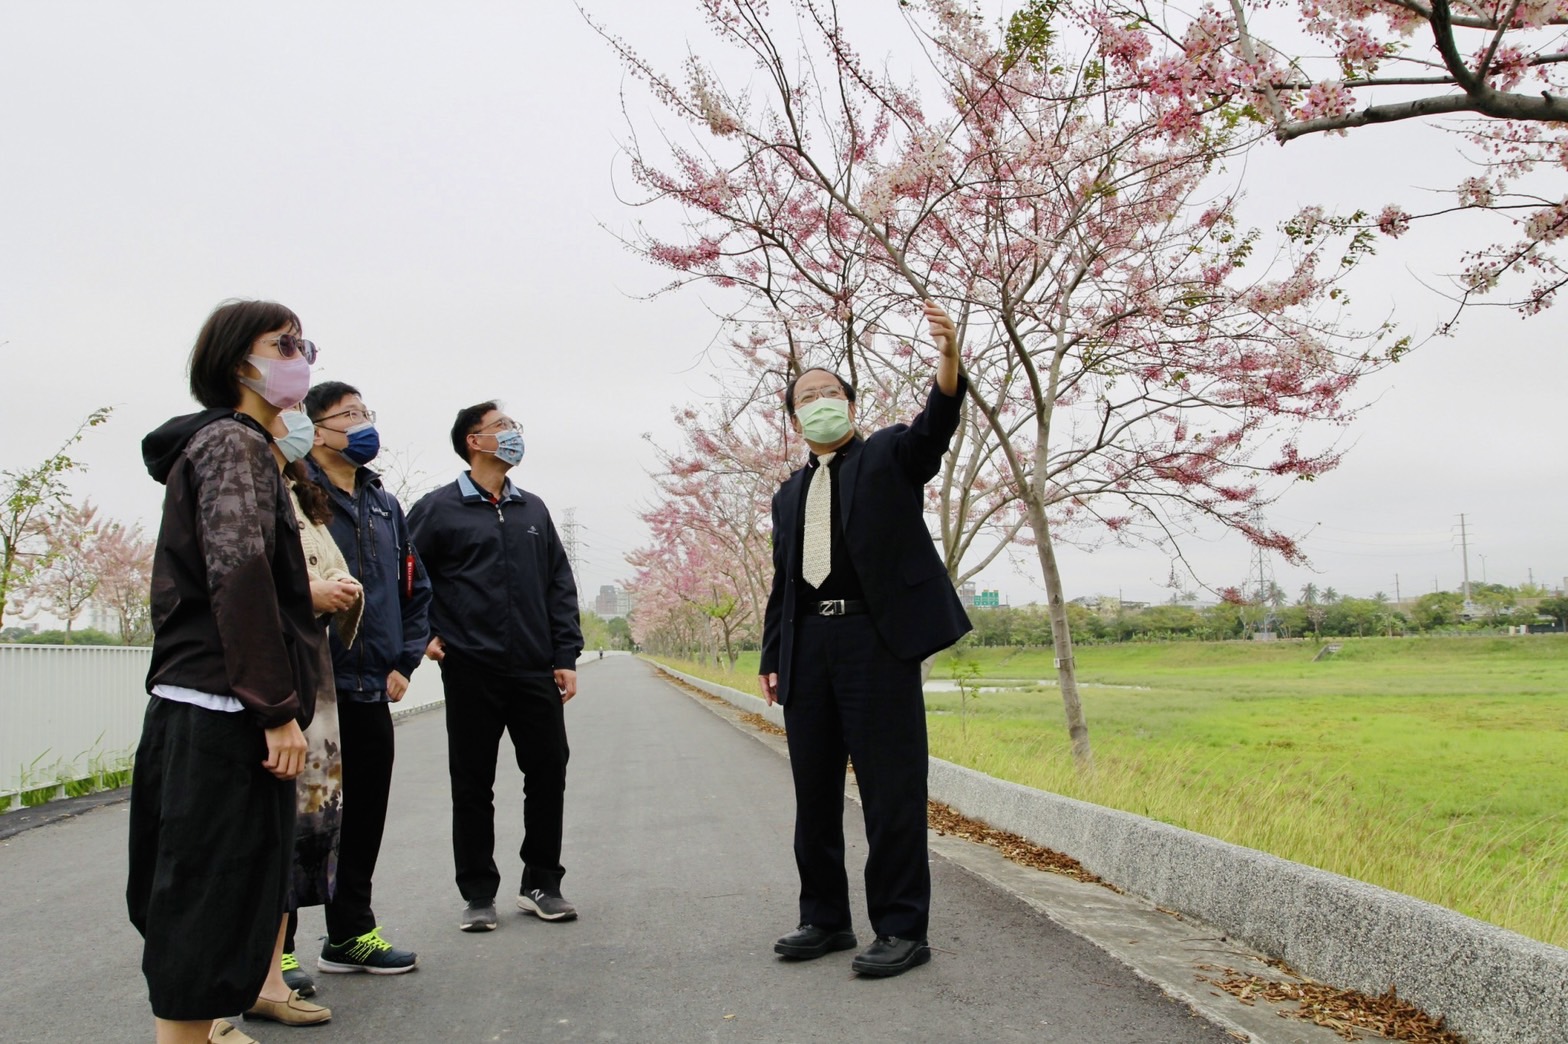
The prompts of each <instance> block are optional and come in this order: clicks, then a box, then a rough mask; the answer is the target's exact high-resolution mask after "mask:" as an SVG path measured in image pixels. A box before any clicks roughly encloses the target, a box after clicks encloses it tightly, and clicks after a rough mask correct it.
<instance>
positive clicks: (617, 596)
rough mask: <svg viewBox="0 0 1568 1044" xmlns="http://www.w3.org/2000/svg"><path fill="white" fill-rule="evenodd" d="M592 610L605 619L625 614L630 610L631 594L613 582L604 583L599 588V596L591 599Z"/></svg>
mask: <svg viewBox="0 0 1568 1044" xmlns="http://www.w3.org/2000/svg"><path fill="white" fill-rule="evenodd" d="M593 611H594V612H595V613H596V614H597V615H598V616H599V617H601V618H602V619H605V620H611V619H614V618H615V617H618V616H627V615H629V614H630V613H631V611H632V596H631V594H630V592H627V591H623V590H621V589H620V588H619V587H616V586H615V585H614V584H604V585H603V586H601V587H600V588H599V597H597V598H595V599H594V600H593Z"/></svg>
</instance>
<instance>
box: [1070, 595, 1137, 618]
mask: <svg viewBox="0 0 1568 1044" xmlns="http://www.w3.org/2000/svg"><path fill="white" fill-rule="evenodd" d="M1068 604H1070V605H1078V606H1082V607H1083V608H1085V609H1087V610H1089V611H1090V612H1091V613H1094V614H1096V615H1097V616H1099V617H1101V618H1102V619H1106V620H1113V619H1115V618H1116V617H1118V616H1120V615H1121V614H1122V613H1123V612H1128V613H1134V612H1137V611H1138V610H1139V609H1147V608H1148V607H1149V603H1148V602H1134V601H1131V600H1130V599H1123V598H1117V597H1116V596H1115V595H1087V596H1084V597H1081V598H1074V599H1073V600H1072V601H1071V602H1070V603H1068Z"/></svg>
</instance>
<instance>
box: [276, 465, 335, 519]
mask: <svg viewBox="0 0 1568 1044" xmlns="http://www.w3.org/2000/svg"><path fill="white" fill-rule="evenodd" d="M283 474H284V475H285V476H286V477H287V478H288V479H289V481H290V482H291V483H292V485H293V486H294V493H295V495H296V496H298V497H299V506H300V507H302V508H304V509H305V517H306V518H308V519H310V520H311V521H312V522H314V523H316V525H318V526H324V525H326V524H327V523H328V522H331V521H332V501H331V500H330V499H328V497H327V491H326V490H324V489H322V488H321V487H320V486H318V485H316V483H314V482H312V481H311V478H310V472H309V471H306V470H305V462H304V461H303V460H296V461H291V462H290V463H288V464H287V465H285V466H284V468H283Z"/></svg>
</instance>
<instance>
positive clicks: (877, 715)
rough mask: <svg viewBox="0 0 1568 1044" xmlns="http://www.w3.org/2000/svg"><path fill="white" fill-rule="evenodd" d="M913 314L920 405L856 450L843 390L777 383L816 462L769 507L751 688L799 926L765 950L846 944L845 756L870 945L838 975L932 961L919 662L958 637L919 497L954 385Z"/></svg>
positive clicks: (851, 936) (938, 447) (818, 381)
mask: <svg viewBox="0 0 1568 1044" xmlns="http://www.w3.org/2000/svg"><path fill="white" fill-rule="evenodd" d="M925 318H926V320H927V321H928V323H929V324H930V328H931V337H932V339H933V340H934V341H935V342H936V345H937V347H938V349H939V350H940V353H941V356H940V361H939V362H938V364H937V371H936V380H935V385H934V387H933V388H932V389H931V392H930V395H929V397H928V398H927V401H926V406H925V409H924V410H922V411H921V412H920V413H919V414H918V415H917V416H916V417H915V418H914V419H913V420H912V421H911V422H910V423H909V424H907V425H906V424H895V425H893V426H892V427H888V428H883V429H882V430H880V431H877V432H874V433H873V434H871V435H870V436H869V437H867V438H864V439H862V438H861V437H860V435H859V434H857V433H856V431H855V391H854V389H853V388H852V387H851V386H850V385H849V383H848V382H847V381H845V380H844V379H843V378H841V377H839V376H838V375H837V374H835V373H833V372H831V371H829V370H822V369H810V370H806V371H804V372H802V373H800V374H799V375H798V376H797V377H796V378H795V379H794V380H792V381H791V382H790V383H789V385H788V387H787V388H786V389H785V391H784V409H785V412H786V413H787V414H788V415H789V418H790V424H791V427H793V428H794V430H795V431H796V432H797V433H799V434H800V435H802V436H803V437H804V439H805V441H806V445H807V447H808V448H809V449H810V451H811V454H810V458H809V460H808V461H807V462H806V464H805V466H804V467H802V468H801V469H800V470H798V471H796V472H795V473H794V474H793V475H791V476H790V477H789V478H788V479H786V480H785V481H784V483H783V484H782V485H781V486H780V487H779V491H778V492H777V493H776V494H775V495H774V497H773V569H774V573H773V586H772V589H771V592H770V593H769V596H768V605H767V610H766V613H765V616H764V622H763V637H762V659H761V677H760V678H759V683H760V685H761V688H762V694H763V697H764V698H765V699H766V700H767V702H768V703H769V704H770V705H771V704H773V703H780V704H782V705H783V707H784V722H785V726H786V729H787V731H788V742H789V760H790V771H791V774H792V775H793V777H794V783H795V864H796V868H797V869H798V871H799V873H800V918H799V922H798V923H799V927H797V928H796V929H795V930H794V931H792V932H790V933H788V934H787V935H785V936H784V937H782V938H781V939H779V940H778V941H777V942H776V943H775V944H774V951H775V952H776V953H779V954H780V955H782V956H784V957H787V958H793V959H797V960H805V959H811V958H816V957H821V956H823V955H824V954H827V953H831V952H833V951H836V950H848V949H853V948H854V947H856V946H858V945H859V943H858V941H857V940H856V938H855V933H854V930H853V928H852V927H851V915H850V907H849V881H848V878H847V876H846V874H845V870H844V773H845V761H846V758H847V759H849V760H852V761H853V762H854V765H855V779H856V781H857V782H858V784H859V787H860V797H861V804H862V806H863V809H864V812H865V821H866V839H867V842H868V845H869V848H870V853H869V858H868V859H867V860H866V903H867V906H868V907H869V913H870V919H871V927H872V930H873V931H874V932H875V933H876V941H875V942H873V943H872V944H871V946H870V947H869V948H868V949H866V950H865V951H864V952H863V953H860V954H859V955H857V956H856V957H855V959H854V961H853V962H852V965H851V966H852V967H853V969H854V970H855V971H856V972H858V973H859V974H861V975H866V976H891V975H899V974H901V973H903V972H905V971H908V970H909V969H910V968H913V967H916V966H917V965H921V964H924V963H926V962H927V961H928V960H930V959H931V948H930V945H929V944H928V942H927V938H926V933H927V926H928V922H929V919H930V907H931V873H930V866H929V863H928V861H927V855H926V765H927V752H926V720H925V701H924V698H923V696H922V693H921V687H920V661H921V660H922V659H923V658H924V657H926V656H929V655H931V654H932V653H934V652H936V651H937V650H939V649H942V648H945V647H946V646H949V645H951V644H952V643H953V642H955V641H957V640H958V639H959V638H960V637H961V636H962V635H963V634H964V633H965V632H967V631H968V630H969V627H970V625H969V620H968V617H967V616H965V614H964V609H963V605H962V603H961V602H960V601H959V599H958V595H957V593H956V592H955V591H954V590H953V585H952V582H951V581H950V580H949V578H948V575H947V570H946V568H945V567H944V565H943V563H942V558H941V556H940V555H939V554H937V551H936V548H935V546H934V545H933V542H932V539H931V534H930V531H929V530H928V529H927V528H926V522H925V517H924V506H925V489H924V486H925V483H927V482H929V481H930V480H931V479H932V477H934V476H935V475H936V473H937V472H938V470H940V468H941V464H942V456H943V454H945V453H946V452H947V448H948V444H949V443H950V441H951V440H952V437H953V433H954V432H955V431H956V430H957V428H958V422H959V416H960V409H961V407H962V405H963V395H964V390H965V388H966V387H967V381H966V379H965V377H964V376H963V374H962V373H961V372H960V369H959V356H958V338H957V331H956V329H955V327H954V325H953V321H952V320H951V319H950V318H949V317H948V315H947V313H946V312H944V311H943V310H942V309H941V308H940V307H938V306H937V305H936V304H935V303H933V302H931V301H927V302H925Z"/></svg>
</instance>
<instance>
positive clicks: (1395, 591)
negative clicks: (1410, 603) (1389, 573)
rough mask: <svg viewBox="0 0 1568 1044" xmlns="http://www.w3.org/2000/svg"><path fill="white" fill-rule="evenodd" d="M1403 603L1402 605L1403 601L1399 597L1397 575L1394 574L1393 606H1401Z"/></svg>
mask: <svg viewBox="0 0 1568 1044" xmlns="http://www.w3.org/2000/svg"><path fill="white" fill-rule="evenodd" d="M1403 603H1404V599H1403V598H1401V597H1400V596H1399V574H1398V573H1395V574H1394V604H1395V605H1401V604H1403Z"/></svg>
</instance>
